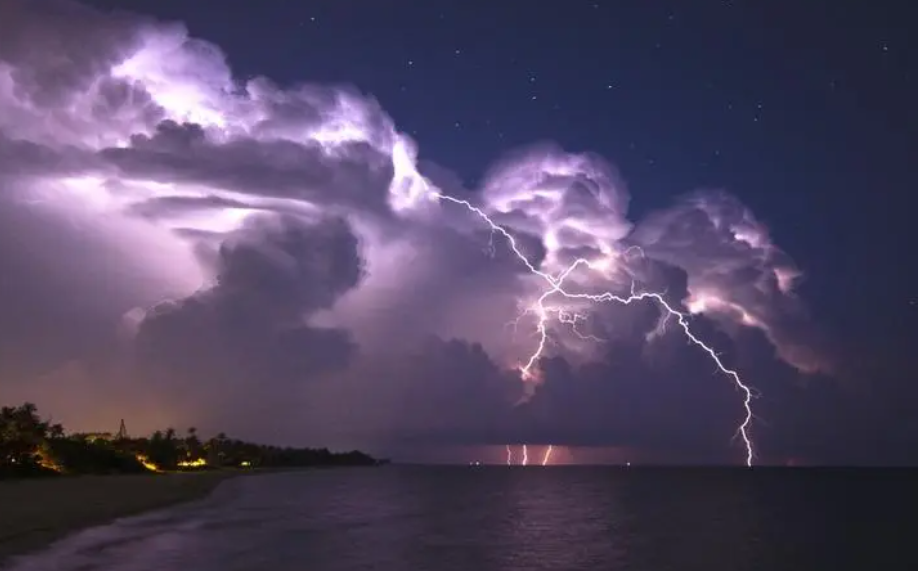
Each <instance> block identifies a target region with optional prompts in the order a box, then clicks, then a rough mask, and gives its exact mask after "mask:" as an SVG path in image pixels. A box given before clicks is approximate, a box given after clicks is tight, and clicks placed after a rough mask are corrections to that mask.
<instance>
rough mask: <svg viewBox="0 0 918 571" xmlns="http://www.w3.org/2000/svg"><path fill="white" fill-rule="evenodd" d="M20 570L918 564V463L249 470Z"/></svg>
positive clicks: (403, 570)
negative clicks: (910, 467)
mask: <svg viewBox="0 0 918 571" xmlns="http://www.w3.org/2000/svg"><path fill="white" fill-rule="evenodd" d="M10 569H13V570H16V571H26V570H42V571H68V570H74V571H75V570H80V571H91V570H117V571H169V570H173V569H174V570H182V571H231V570H245V571H258V570H266V571H267V570H271V571H283V570H288V569H290V570H293V569H296V570H310V571H331V570H342V571H343V570H348V571H350V570H362V569H373V570H379V571H415V570H417V571H424V570H430V571H452V570H455V571H515V570H526V571H532V570H538V569H557V570H565V569H584V570H590V571H593V570H619V569H633V570H647V571H665V570H670V569H673V570H696V569H697V570H699V571H719V570H725V571H726V570H729V571H741V570H746V569H769V570H771V569H775V570H782V571H784V570H788V571H796V570H800V571H813V570H821V569H826V570H833V571H836V570H842V569H845V570H846V569H852V570H859V569H863V570H870V571H873V570H877V571H888V570H892V569H896V570H898V569H903V570H906V569H908V570H911V571H915V570H918V472H915V471H905V470H901V471H877V470H826V469H752V470H749V469H697V468H696V469H674V468H670V469H659V468H658V469H645V468H588V467H545V468H541V467H408V466H389V467H381V468H351V469H334V470H331V469H329V470H314V471H299V472H285V473H273V474H265V475H259V476H251V477H245V478H236V479H233V480H229V481H227V482H225V483H223V484H222V485H221V486H220V487H219V488H218V489H217V490H216V491H215V492H214V494H213V495H212V496H210V497H208V498H207V499H205V500H201V501H199V502H196V503H192V504H185V505H182V506H177V507H174V508H169V509H165V510H161V511H158V512H152V513H148V514H145V515H141V516H138V517H132V518H127V519H123V520H120V521H117V522H115V523H113V524H111V525H107V526H104V527H98V528H93V529H89V530H85V531H82V532H78V533H76V534H75V535H72V536H70V537H68V538H65V539H63V540H61V541H60V542H58V543H57V544H55V545H52V546H50V547H49V548H48V549H46V550H45V551H44V552H40V553H37V554H33V555H29V556H26V557H24V558H19V559H16V560H13V561H12V565H11V567H10Z"/></svg>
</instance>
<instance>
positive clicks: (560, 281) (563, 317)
mask: <svg viewBox="0 0 918 571" xmlns="http://www.w3.org/2000/svg"><path fill="white" fill-rule="evenodd" d="M427 191H428V193H429V194H430V196H431V197H432V198H434V199H436V200H441V201H446V202H451V203H453V204H457V205H459V206H463V207H465V208H467V209H468V210H469V211H471V212H472V213H473V214H476V215H477V216H478V217H479V218H480V219H481V220H482V221H484V222H485V224H487V225H488V226H489V227H490V229H491V231H492V232H497V233H498V234H501V235H502V236H503V237H504V238H506V240H507V243H508V245H509V247H510V250H511V251H512V252H513V253H514V255H515V256H516V257H517V258H518V259H519V260H520V262H522V263H523V265H524V266H526V268H527V269H528V270H529V271H530V272H531V273H532V274H533V275H536V276H538V277H540V278H542V279H543V280H545V282H546V283H548V286H549V288H548V289H547V290H546V291H544V292H543V293H542V295H541V296H539V298H538V299H537V300H536V302H535V303H534V304H533V305H532V306H531V307H530V308H529V310H527V311H531V312H532V313H534V314H535V315H536V316H537V319H538V321H537V324H536V330H537V332H538V334H539V343H538V345H537V347H536V349H535V350H534V351H533V352H532V353H531V354H530V356H529V358H528V359H527V361H526V363H525V364H523V365H521V366H520V367H519V371H520V374H521V376H522V379H523V380H524V381H528V380H532V379H533V378H534V375H535V373H534V372H533V368H534V367H535V365H536V364H537V363H538V361H539V359H540V358H541V357H542V354H543V352H544V351H545V344H546V342H547V341H548V320H549V316H550V315H551V314H552V313H557V314H558V319H559V321H561V322H562V323H568V324H570V325H572V326H575V325H576V323H577V322H578V318H577V317H572V314H568V313H564V312H563V310H560V309H558V308H552V307H546V306H545V302H546V300H547V299H549V298H550V297H551V296H553V295H560V296H562V297H564V298H566V299H571V300H586V301H592V302H596V303H607V302H616V303H619V304H621V305H631V304H632V303H633V302H635V301H643V300H647V299H650V300H653V301H655V302H656V303H657V305H658V306H659V307H660V308H662V309H663V310H664V311H665V312H666V319H668V318H669V317H673V318H675V319H676V321H677V323H678V324H679V326H680V328H681V329H682V331H683V332H684V333H685V336H686V337H687V338H688V339H689V341H690V342H691V343H693V344H695V345H697V346H698V347H700V348H701V349H702V350H704V351H705V353H707V354H708V356H710V357H711V360H712V361H713V362H714V364H715V365H716V366H717V368H718V369H719V370H720V372H722V373H723V374H724V375H726V376H727V377H729V378H730V379H732V380H733V383H734V385H735V386H736V388H737V389H738V390H740V391H741V392H742V393H743V409H744V412H745V414H744V417H743V420H742V422H741V423H740V425H739V427H738V428H737V431H736V434H737V435H738V436H740V437H741V438H742V440H743V444H744V445H745V448H746V466H752V463H753V460H754V458H755V449H754V445H753V442H752V438H751V437H750V435H749V431H750V426H751V424H752V419H753V417H754V415H753V412H752V399H753V398H754V393H753V389H752V388H751V387H750V386H749V385H746V384H745V383H744V382H743V380H742V379H741V378H740V376H739V373H737V372H736V371H734V370H733V369H730V368H728V367H727V366H726V365H724V363H723V361H721V359H720V356H719V355H718V354H717V352H716V351H714V349H712V348H711V347H710V346H708V345H707V344H705V343H704V342H703V341H701V340H700V339H699V338H698V337H697V336H696V335H695V334H694V333H693V332H692V330H691V327H690V326H689V323H688V316H687V315H686V314H684V313H682V312H680V311H678V310H676V309H675V308H673V307H672V306H671V305H670V304H669V303H668V302H667V301H666V300H665V299H664V298H663V295H662V294H660V293H656V292H646V291H645V292H636V291H635V283H634V280H632V282H631V291H630V294H629V295H628V296H627V297H622V296H620V295H617V294H615V293H612V292H608V291H607V292H603V293H600V294H587V293H572V292H569V291H567V290H566V289H565V288H564V282H565V280H566V279H567V278H568V277H569V276H570V275H571V274H572V273H573V272H574V270H576V269H577V268H579V267H580V266H586V267H587V268H589V269H591V270H597V264H596V263H593V262H590V261H589V260H587V259H585V258H578V259H576V260H574V262H573V263H571V264H570V265H569V266H568V267H567V268H566V269H564V270H563V271H562V272H560V273H559V274H558V276H557V277H555V276H552V275H551V274H548V273H545V272H543V271H541V270H539V269H538V268H536V267H535V266H534V265H533V264H532V262H530V261H529V258H527V257H526V255H525V254H523V253H522V251H520V249H519V246H518V244H517V242H516V239H515V238H514V237H513V235H512V234H511V233H510V232H508V231H507V230H506V229H505V228H504V227H503V226H501V225H499V224H497V223H496V222H494V221H493V220H492V219H491V217H490V216H488V215H487V214H486V213H485V212H484V211H483V210H482V209H480V208H478V207H476V206H474V205H473V204H471V203H470V202H468V201H466V200H461V199H458V198H454V197H452V196H449V195H447V194H443V193H441V192H437V191H435V190H432V189H431V188H429V187H428V188H427ZM575 332H576V329H575ZM507 451H508V460H507V461H508V463H510V460H511V458H510V456H509V451H510V448H509V447H508V448H507ZM546 458H547V456H546ZM527 462H528V455H527V449H526V445H525V444H524V445H523V462H522V463H523V465H526V464H527Z"/></svg>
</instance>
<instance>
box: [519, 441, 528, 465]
mask: <svg viewBox="0 0 918 571" xmlns="http://www.w3.org/2000/svg"><path fill="white" fill-rule="evenodd" d="M528 465H529V448H527V447H526V445H525V444H523V460H522V461H521V462H520V466H528Z"/></svg>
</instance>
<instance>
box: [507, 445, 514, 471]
mask: <svg viewBox="0 0 918 571" xmlns="http://www.w3.org/2000/svg"><path fill="white" fill-rule="evenodd" d="M511 464H513V450H512V449H511V448H510V445H509V444H508V445H507V466H510V465H511Z"/></svg>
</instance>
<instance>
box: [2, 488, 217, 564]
mask: <svg viewBox="0 0 918 571" xmlns="http://www.w3.org/2000/svg"><path fill="white" fill-rule="evenodd" d="M233 475H234V473H233V472H204V473H197V474H168V475H163V474H150V475H131V476H126V475H113V476H80V477H65V478H49V479H40V480H10V481H0V564H2V563H3V562H4V561H5V560H6V559H7V558H9V557H10V556H13V555H18V554H22V553H27V552H30V551H34V550H37V549H41V548H42V547H43V546H45V545H47V544H49V543H51V542H53V541H55V540H56V539H59V538H61V537H63V536H64V535H67V534H68V533H71V532H73V531H76V530H78V529H81V528H85V527H91V526H94V525H102V524H105V523H108V522H110V521H112V520H115V519H117V518H120V517H125V516H129V515H133V514H137V513H140V512H144V511H147V510H150V509H154V508H159V507H164V506H167V505H171V504H176V503H180V502H186V501H190V500H194V499H198V498H202V497H205V496H206V495H207V494H209V493H210V492H211V491H212V490H213V489H214V488H215V487H216V486H217V485H218V484H219V483H220V482H222V481H223V480H226V479H227V478H229V477H232V476H233Z"/></svg>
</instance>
